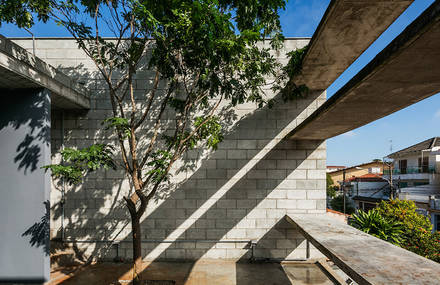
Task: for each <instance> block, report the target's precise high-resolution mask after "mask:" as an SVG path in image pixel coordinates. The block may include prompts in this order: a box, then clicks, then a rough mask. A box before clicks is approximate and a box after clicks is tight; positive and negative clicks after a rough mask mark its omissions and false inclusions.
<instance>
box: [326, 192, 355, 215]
mask: <svg viewBox="0 0 440 285" xmlns="http://www.w3.org/2000/svg"><path fill="white" fill-rule="evenodd" d="M330 206H331V208H332V209H333V210H335V211H339V212H341V213H342V212H343V211H344V195H339V196H336V197H335V198H333V199H332V200H331V201H330ZM345 213H346V214H350V215H351V214H353V213H354V207H353V206H352V205H351V204H350V203H349V201H348V197H347V196H346V197H345Z"/></svg>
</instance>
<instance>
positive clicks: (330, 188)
mask: <svg viewBox="0 0 440 285" xmlns="http://www.w3.org/2000/svg"><path fill="white" fill-rule="evenodd" d="M326 180H327V181H326V190H327V197H329V198H334V197H336V191H337V190H338V186H336V185H334V182H333V179H332V177H331V176H330V174H328V173H327V175H326Z"/></svg>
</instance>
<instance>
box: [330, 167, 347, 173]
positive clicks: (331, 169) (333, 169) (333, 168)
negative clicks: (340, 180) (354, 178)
mask: <svg viewBox="0 0 440 285" xmlns="http://www.w3.org/2000/svg"><path fill="white" fill-rule="evenodd" d="M344 168H346V166H343V165H327V172H334V171H338V170H341V169H344Z"/></svg>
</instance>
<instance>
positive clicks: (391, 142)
mask: <svg viewBox="0 0 440 285" xmlns="http://www.w3.org/2000/svg"><path fill="white" fill-rule="evenodd" d="M390 153H393V140H390Z"/></svg>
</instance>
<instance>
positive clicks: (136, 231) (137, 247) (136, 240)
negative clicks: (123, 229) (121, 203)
mask: <svg viewBox="0 0 440 285" xmlns="http://www.w3.org/2000/svg"><path fill="white" fill-rule="evenodd" d="M127 206H128V210H129V211H130V216H131V233H132V238H133V285H140V284H141V280H140V273H141V270H142V246H141V241H142V237H141V225H140V217H139V214H138V213H137V212H136V209H135V208H133V207H130V206H129V203H128V204H127Z"/></svg>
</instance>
